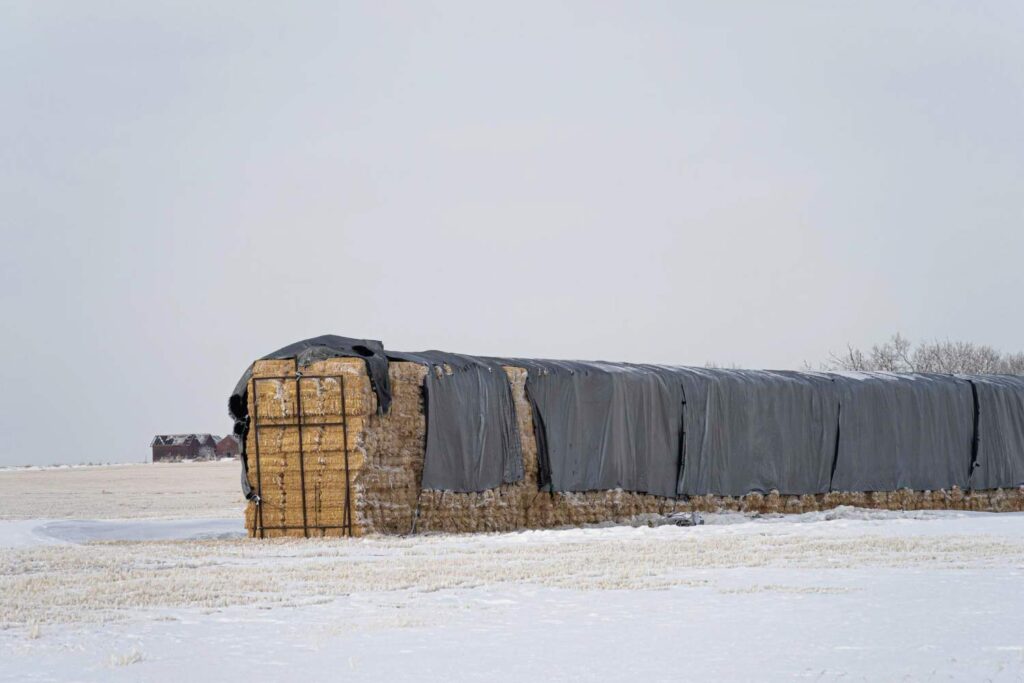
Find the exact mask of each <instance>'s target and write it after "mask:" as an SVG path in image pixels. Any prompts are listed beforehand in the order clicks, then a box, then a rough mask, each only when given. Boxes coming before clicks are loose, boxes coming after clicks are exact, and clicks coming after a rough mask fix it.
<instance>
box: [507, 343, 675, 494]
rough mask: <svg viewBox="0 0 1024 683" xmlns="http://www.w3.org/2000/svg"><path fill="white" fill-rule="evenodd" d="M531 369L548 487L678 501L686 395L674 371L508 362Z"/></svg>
mask: <svg viewBox="0 0 1024 683" xmlns="http://www.w3.org/2000/svg"><path fill="white" fill-rule="evenodd" d="M504 362H505V363H507V364H510V365H518V366H520V367H522V366H525V367H526V368H527V370H528V373H529V374H528V375H527V380H526V389H527V392H528V394H529V397H530V401H531V403H532V405H533V411H534V420H535V429H536V430H537V431H538V434H539V448H538V451H539V459H540V461H541V463H542V477H541V479H542V483H549V484H550V486H551V489H552V490H554V491H601V490H608V489H616V488H621V489H623V490H627V491H636V492H640V493H651V494H655V495H659V496H667V497H674V496H675V495H676V479H677V478H678V476H679V471H680V460H681V457H682V452H681V451H682V449H681V446H680V433H681V430H682V413H683V389H682V385H681V383H680V382H679V381H678V378H677V377H676V376H674V374H673V373H670V372H658V371H657V370H656V369H655V368H653V367H651V366H636V365H628V364H613V363H599V362H589V363H588V362H565V361H529V360H506V361H504Z"/></svg>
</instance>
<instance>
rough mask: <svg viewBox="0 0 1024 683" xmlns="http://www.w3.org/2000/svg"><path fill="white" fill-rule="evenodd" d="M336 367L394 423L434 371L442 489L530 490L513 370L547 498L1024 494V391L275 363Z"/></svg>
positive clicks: (923, 379) (910, 381)
mask: <svg viewBox="0 0 1024 683" xmlns="http://www.w3.org/2000/svg"><path fill="white" fill-rule="evenodd" d="M335 356H353V357H361V358H364V359H365V360H366V363H367V369H368V372H369V374H370V377H371V380H372V383H373V388H374V391H375V392H376V393H377V397H378V405H379V406H380V409H381V411H386V410H387V408H388V406H389V404H390V388H389V386H388V378H387V363H388V361H389V360H392V361H407V362H415V363H421V364H423V365H426V366H427V367H428V373H427V376H426V380H425V382H424V392H425V406H426V416H427V442H426V453H425V462H424V471H423V484H422V485H423V487H424V488H427V489H441V490H451V491H458V492H470V491H483V490H487V489H491V488H495V487H497V486H499V485H501V484H507V483H512V482H516V481H520V480H522V478H523V463H522V444H521V443H520V441H519V431H518V429H517V420H516V415H515V407H514V404H513V400H512V391H511V385H510V382H509V380H508V377H507V375H506V374H505V372H504V370H503V369H502V366H516V367H522V368H525V369H526V370H527V373H528V374H527V380H526V394H527V398H528V399H529V402H530V405H531V408H532V412H533V419H534V425H535V433H536V439H537V450H538V461H539V469H540V472H539V475H540V484H541V486H542V487H543V488H546V489H548V490H551V491H564V492H572V491H601V490H610V489H622V490H624V491H632V492H638V493H649V494H653V495H658V496H665V497H676V496H695V495H706V494H716V495H731V496H740V495H744V494H747V493H750V492H755V491H757V492H762V493H767V492H769V491H772V490H777V491H779V492H780V493H782V494H793V495H803V494H815V493H825V492H828V491H893V490H898V489H901V488H910V489H914V490H937V489H949V488H951V487H952V486H959V487H961V488H969V487H974V488H998V487H1012V486H1017V485H1021V484H1024V378H1018V377H1004V376H998V377H993V376H978V377H974V376H972V377H959V376H952V375H922V374H907V375H902V374H891V373H815V372H780V371H764V370H720V369H704V368H686V367H675V366H664V365H639V364H628V363H605V362H582V361H553V360H533V359H522V358H485V357H474V356H465V355H459V354H452V353H445V352H441V351H425V352H421V353H403V352H389V351H385V350H384V348H383V345H382V344H381V343H380V342H377V341H372V340H365V339H363V340H357V339H349V338H346V337H336V336H324V337H317V338H315V339H310V340H307V341H304V342H299V343H298V344H292V345H290V346H286V347H284V348H283V349H280V350H278V351H276V352H274V353H273V354H270V355H268V356H266V357H265V358H292V357H294V358H296V359H297V362H298V365H299V367H300V368H301V367H303V366H304V365H307V364H309V363H311V362H313V361H316V360H321V359H325V358H330V357H335ZM250 376H251V368H250V371H249V372H247V373H246V375H244V376H243V377H242V379H241V380H240V381H239V384H238V386H237V387H236V389H235V393H234V394H233V395H232V397H231V400H230V402H229V405H230V407H231V412H232V415H233V417H234V418H235V419H236V433H240V434H244V429H245V428H247V425H248V416H246V415H245V414H244V410H245V408H246V405H247V404H246V401H245V390H246V383H247V382H248V380H249V377H250ZM239 429H241V430H243V431H239ZM243 443H244V441H243ZM243 461H244V458H243ZM243 482H244V473H243ZM243 486H244V487H245V484H243ZM246 488H247V487H246ZM246 493H247V495H248V494H249V492H248V491H246Z"/></svg>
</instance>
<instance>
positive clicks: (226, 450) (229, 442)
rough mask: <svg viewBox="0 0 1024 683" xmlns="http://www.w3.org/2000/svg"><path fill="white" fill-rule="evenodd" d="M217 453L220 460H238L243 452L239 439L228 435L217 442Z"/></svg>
mask: <svg viewBox="0 0 1024 683" xmlns="http://www.w3.org/2000/svg"><path fill="white" fill-rule="evenodd" d="M216 452H217V457H218V458H237V457H238V455H239V453H240V452H241V448H240V447H239V444H238V437H237V436H235V435H234V434H228V435H227V436H225V437H224V438H223V439H221V440H220V441H218V442H217V446H216Z"/></svg>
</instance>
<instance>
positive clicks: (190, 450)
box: [149, 434, 218, 462]
mask: <svg viewBox="0 0 1024 683" xmlns="http://www.w3.org/2000/svg"><path fill="white" fill-rule="evenodd" d="M217 441H218V438H217V437H215V436H213V435H212V434H158V435H157V436H154V437H153V441H152V443H150V444H149V445H150V446H151V447H152V448H153V462H180V461H182V460H213V459H214V458H215V457H216V456H217Z"/></svg>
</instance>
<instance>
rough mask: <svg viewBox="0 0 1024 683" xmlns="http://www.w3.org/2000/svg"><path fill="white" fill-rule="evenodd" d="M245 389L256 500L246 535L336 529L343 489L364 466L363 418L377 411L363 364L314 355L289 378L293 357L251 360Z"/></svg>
mask: <svg viewBox="0 0 1024 683" xmlns="http://www.w3.org/2000/svg"><path fill="white" fill-rule="evenodd" d="M342 384H344V400H342V396H343V392H342ZM297 390H298V391H297ZM248 395H249V414H250V416H251V419H252V427H251V428H250V430H249V434H248V435H247V441H246V450H247V452H248V459H249V467H248V478H249V485H250V486H251V487H252V488H253V490H254V491H257V492H258V493H259V496H260V500H261V504H260V505H259V506H257V505H255V504H254V503H252V502H251V503H250V505H249V507H248V509H247V512H246V526H247V527H248V528H249V530H250V533H251V534H253V535H261V536H265V537H270V536H281V535H289V536H304V535H305V536H339V535H343V531H344V529H343V527H345V526H347V523H348V522H349V520H350V515H351V513H350V510H351V509H354V500H353V501H352V503H353V505H352V508H349V503H350V501H349V498H348V495H347V492H351V490H352V488H351V478H352V476H353V475H355V474H357V473H358V472H360V471H361V470H362V468H363V466H364V465H365V462H366V449H365V446H364V445H363V440H364V436H365V433H366V423H367V420H368V416H370V415H372V414H373V413H374V412H375V411H376V409H377V405H376V398H375V397H374V394H373V392H372V391H371V390H370V380H369V377H367V375H366V372H365V370H364V368H363V363H362V362H361V361H359V360H354V359H350V358H334V359H330V360H326V361H321V362H318V363H315V364H313V365H311V366H309V367H306V368H304V369H303V370H302V376H301V377H300V378H299V379H298V380H296V368H295V363H294V361H291V360H265V361H258V362H257V363H256V364H255V365H254V366H253V377H252V379H251V380H250V382H249V394H248ZM300 444H301V447H300Z"/></svg>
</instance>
